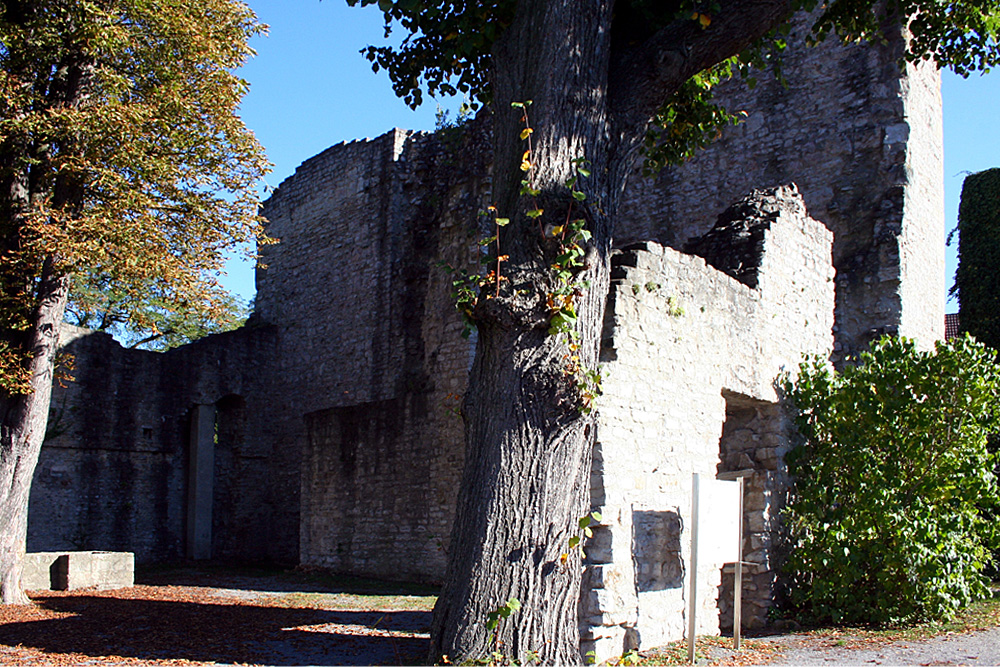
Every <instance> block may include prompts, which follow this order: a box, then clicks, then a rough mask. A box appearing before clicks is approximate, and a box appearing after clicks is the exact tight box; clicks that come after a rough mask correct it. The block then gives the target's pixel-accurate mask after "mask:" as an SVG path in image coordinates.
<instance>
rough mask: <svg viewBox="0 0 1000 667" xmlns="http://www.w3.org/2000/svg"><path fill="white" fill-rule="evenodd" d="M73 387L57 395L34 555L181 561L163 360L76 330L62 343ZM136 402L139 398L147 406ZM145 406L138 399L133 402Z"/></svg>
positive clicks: (178, 452) (34, 505) (174, 439)
mask: <svg viewBox="0 0 1000 667" xmlns="http://www.w3.org/2000/svg"><path fill="white" fill-rule="evenodd" d="M70 339H75V340H73V342H72V343H69V344H68V345H67V349H68V351H69V352H70V353H72V354H73V355H74V356H75V357H76V370H75V371H74V372H73V375H74V376H75V381H74V382H72V383H67V384H66V386H65V388H61V387H58V386H57V387H56V388H55V389H54V390H53V396H52V404H51V412H50V417H49V428H48V433H47V435H46V440H45V443H44V445H43V446H42V450H41V453H40V455H39V461H38V466H37V467H36V469H35V477H34V480H33V482H32V486H31V497H30V499H29V503H28V544H27V547H28V551H62V550H79V549H86V550H105V551H121V550H124V551H134V552H135V553H136V557H137V559H139V560H146V561H148V560H151V559H155V558H157V557H160V556H162V555H167V556H168V557H169V556H174V557H176V556H177V555H179V554H180V552H181V549H182V548H183V544H182V541H181V538H182V535H183V509H184V506H183V501H182V498H183V493H184V484H185V476H184V458H185V452H184V446H183V438H182V432H183V424H182V423H181V422H179V421H177V420H172V419H164V415H166V414H172V413H174V412H175V408H174V406H173V405H172V401H171V400H170V399H165V398H164V397H165V396H168V395H169V394H170V393H171V392H170V391H169V389H167V391H165V392H162V393H161V391H160V390H161V389H164V388H165V387H164V385H165V384H168V383H169V380H167V379H166V378H165V377H164V375H163V373H162V370H163V369H162V366H161V363H160V356H161V355H159V354H156V353H153V352H143V351H134V350H124V349H122V347H121V346H120V345H119V344H118V343H116V342H115V341H114V340H113V339H112V338H111V336H109V335H107V334H95V333H90V332H87V331H86V330H82V329H77V328H75V327H73V328H70V327H67V328H66V329H65V330H64V331H63V338H62V342H63V343H64V344H65V343H68V342H69V340H70ZM139 397H142V398H141V399H140V398H139ZM137 399H139V400H137Z"/></svg>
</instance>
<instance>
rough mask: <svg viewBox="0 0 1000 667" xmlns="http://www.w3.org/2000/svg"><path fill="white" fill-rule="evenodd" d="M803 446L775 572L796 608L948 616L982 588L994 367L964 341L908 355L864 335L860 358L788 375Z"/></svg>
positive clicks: (847, 615) (817, 612)
mask: <svg viewBox="0 0 1000 667" xmlns="http://www.w3.org/2000/svg"><path fill="white" fill-rule="evenodd" d="M785 388H786V391H787V394H788V398H789V399H790V400H791V401H792V403H793V404H794V405H795V407H796V408H797V409H798V411H799V414H798V418H797V424H798V427H799V429H800V431H801V433H802V435H803V436H805V443H804V444H802V445H800V446H799V447H797V448H796V449H794V450H792V452H790V453H789V455H788V464H789V472H790V473H791V475H792V477H793V480H794V485H793V488H792V497H791V499H790V502H789V506H788V509H787V514H786V520H787V525H788V529H789V533H790V538H791V551H790V554H789V557H788V560H787V562H786V564H785V567H784V574H785V576H786V577H787V580H788V583H789V591H788V603H789V605H790V608H791V610H792V611H793V612H794V614H795V616H796V617H800V618H807V619H810V620H812V621H816V622H832V623H857V624H895V623H901V622H908V621H917V620H924V619H937V618H941V617H947V616H949V615H950V614H951V613H952V612H954V611H955V610H956V609H958V608H960V607H962V606H964V605H966V604H968V603H969V602H972V601H974V600H977V599H981V598H984V597H988V596H989V589H988V587H987V584H988V583H989V581H988V579H987V578H986V577H985V576H984V574H983V569H984V567H985V566H986V565H987V564H988V563H989V562H990V559H991V555H990V549H991V548H993V547H995V546H996V544H997V538H998V527H997V523H996V521H995V514H993V512H994V510H995V508H996V507H997V505H998V502H1000V492H998V486H997V479H996V477H995V474H994V471H995V470H996V463H997V460H996V455H994V454H991V453H990V452H989V450H988V448H987V437H988V436H989V434H990V433H993V432H996V431H997V429H998V427H1000V369H998V367H997V365H996V364H995V363H994V362H993V352H992V351H991V350H989V349H988V348H986V347H984V346H983V345H982V344H980V343H977V342H975V341H974V340H972V339H971V338H970V337H968V336H964V337H960V338H954V339H952V340H950V341H946V342H945V341H941V342H938V344H937V347H936V349H935V351H934V352H921V351H918V350H917V349H916V348H915V346H914V343H913V342H912V341H910V340H906V339H899V338H892V337H886V338H883V339H881V340H879V341H875V342H874V343H872V346H871V348H870V350H869V351H867V352H865V353H863V354H862V355H861V357H860V359H859V360H857V364H856V365H852V366H847V367H846V368H845V369H844V370H843V371H842V372H839V373H838V372H835V371H833V370H832V369H830V367H829V365H828V364H826V363H824V362H821V361H818V360H817V361H812V362H809V363H804V364H802V365H801V366H800V371H799V376H798V379H797V380H796V381H795V382H794V383H786V387H785Z"/></svg>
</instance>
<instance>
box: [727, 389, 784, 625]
mask: <svg viewBox="0 0 1000 667" xmlns="http://www.w3.org/2000/svg"><path fill="white" fill-rule="evenodd" d="M722 396H723V398H724V399H725V400H726V421H725V423H724V424H723V426H722V435H721V437H720V438H719V466H718V473H719V474H720V475H721V474H723V473H736V472H740V471H745V472H747V473H749V474H748V475H747V476H746V477H745V479H744V490H743V544H742V546H741V553H742V559H743V561H744V562H745V563H750V564H749V565H744V568H743V595H742V600H743V605H742V614H741V617H742V622H741V626H742V628H743V629H744V630H752V629H756V628H760V627H763V626H764V625H766V623H767V615H768V610H769V609H770V607H771V604H772V602H773V598H774V587H775V581H776V577H777V559H778V553H777V550H778V548H779V546H780V539H779V535H780V512H781V508H782V507H783V506H784V490H785V489H786V488H787V474H786V473H785V471H784V462H783V455H784V452H785V451H787V449H788V442H789V436H788V433H789V431H788V428H787V423H786V421H785V419H784V416H783V412H782V410H781V407H780V405H779V404H778V403H773V402H769V401H762V400H760V399H755V398H752V397H750V396H746V395H745V394H739V393H736V392H733V391H728V390H723V392H722ZM734 579H735V568H734V567H733V566H727V567H725V568H723V572H722V584H721V586H720V588H719V627H720V628H721V629H722V630H723V631H730V632H731V631H732V629H733V586H734Z"/></svg>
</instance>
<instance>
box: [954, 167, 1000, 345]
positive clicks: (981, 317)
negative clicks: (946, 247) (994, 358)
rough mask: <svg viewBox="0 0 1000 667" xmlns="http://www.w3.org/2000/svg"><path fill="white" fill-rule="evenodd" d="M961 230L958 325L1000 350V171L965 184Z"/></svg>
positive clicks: (957, 273)
mask: <svg viewBox="0 0 1000 667" xmlns="http://www.w3.org/2000/svg"><path fill="white" fill-rule="evenodd" d="M957 231H958V233H959V236H958V269H957V270H956V271H955V285H954V286H953V287H952V288H951V293H952V294H955V295H957V296H958V307H959V311H958V312H959V316H958V321H959V326H960V327H961V328H962V331H965V332H968V333H969V334H971V335H973V336H975V337H976V340H979V341H981V342H983V343H985V344H986V345H989V346H990V347H992V348H993V349H994V350H1000V168H997V169H988V170H986V171H981V172H979V173H976V174H971V175H970V176H968V177H967V178H966V179H965V183H964V184H963V185H962V201H961V203H960V204H959V207H958V227H957Z"/></svg>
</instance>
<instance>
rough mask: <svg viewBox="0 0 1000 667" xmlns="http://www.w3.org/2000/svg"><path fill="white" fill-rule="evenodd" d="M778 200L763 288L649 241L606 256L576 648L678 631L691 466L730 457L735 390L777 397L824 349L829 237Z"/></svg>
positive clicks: (783, 195)
mask: <svg viewBox="0 0 1000 667" xmlns="http://www.w3.org/2000/svg"><path fill="white" fill-rule="evenodd" d="M778 199H779V200H781V201H783V202H784V203H783V204H782V208H781V211H780V214H778V215H777V217H776V218H775V219H774V220H773V221H771V222H770V223H767V228H766V231H765V232H764V234H763V240H762V245H761V248H760V251H761V254H760V256H759V258H758V260H759V262H760V269H759V271H758V272H757V278H758V280H759V287H758V288H751V287H748V286H747V285H745V284H743V283H741V282H739V281H738V280H736V279H735V278H733V277H731V276H729V275H726V274H724V273H722V272H721V271H719V270H717V269H715V268H713V267H712V266H711V265H708V264H706V262H705V260H703V259H702V258H701V257H696V256H692V255H687V254H683V253H681V252H678V251H676V250H673V249H670V248H664V247H662V246H659V245H657V244H654V243H646V244H640V245H639V246H636V247H633V248H629V249H626V250H624V251H623V252H622V253H621V254H619V255H617V256H616V257H614V258H613V266H614V273H613V276H612V277H613V281H614V289H613V294H612V300H611V303H610V305H609V311H608V314H607V317H606V326H605V340H604V344H603V352H602V359H603V361H604V364H605V366H604V369H605V375H606V381H605V385H604V387H605V392H604V395H603V396H602V397H601V399H600V400H599V402H598V409H599V427H598V433H597V445H596V449H595V457H594V461H595V462H594V474H593V476H592V490H591V493H592V503H593V505H594V506H595V507H596V508H597V509H598V510H599V511H600V512H601V513H602V515H603V517H602V518H603V523H604V525H602V526H601V527H600V529H599V530H598V531H597V532H596V533H595V536H594V538H593V539H592V540H591V542H590V543H589V544H588V545H587V547H586V564H587V573H586V576H585V592H584V597H583V600H582V610H581V625H582V632H583V636H584V640H585V650H590V649H593V650H595V652H596V654H597V658H598V660H599V661H600V660H603V659H606V658H607V657H610V656H613V655H620V654H621V653H622V652H623V651H624V650H627V649H628V648H631V647H632V646H637V645H642V646H654V645H658V644H662V643H664V642H666V641H669V640H674V639H679V638H681V637H682V636H683V635H684V631H685V626H686V621H685V617H686V612H685V606H686V603H685V601H686V600H687V598H688V591H687V589H686V586H687V581H688V576H689V573H688V572H687V565H686V564H687V563H688V562H689V559H690V554H689V549H690V533H689V529H688V526H689V520H690V511H691V474H692V472H699V473H702V474H703V475H706V476H715V475H716V473H717V472H719V471H720V469H721V468H722V467H723V466H724V464H726V463H727V461H724V460H723V458H722V457H721V456H720V454H721V451H720V450H721V448H722V443H721V442H720V441H721V438H722V436H723V425H724V424H725V423H726V420H727V408H728V407H730V404H731V402H732V400H733V397H734V396H740V397H745V398H746V399H747V400H752V401H755V402H758V403H760V404H762V405H769V406H776V401H777V398H778V397H777V394H776V391H775V381H776V379H777V378H778V376H779V374H780V373H781V372H782V371H784V370H794V368H795V366H796V365H797V362H798V360H799V359H800V358H801V355H803V354H805V353H819V354H827V353H829V351H830V349H831V348H832V344H833V338H832V333H831V330H832V326H833V318H832V312H833V302H834V284H833V280H832V279H833V270H832V266H831V255H830V247H831V246H830V244H831V235H830V233H829V232H828V231H827V230H826V229H825V228H824V227H823V226H822V225H821V224H820V223H818V222H817V221H815V220H812V219H810V218H808V217H807V216H806V215H805V210H804V208H803V207H802V204H801V201H800V200H797V198H796V197H795V196H794V194H793V193H792V191H791V190H787V189H785V190H781V191H779V195H778ZM771 435H773V436H776V437H778V438H779V440H778V441H777V442H771V441H765V442H760V443H758V447H759V449H760V450H761V451H759V452H758V451H757V450H754V451H751V452H750V455H751V456H756V455H757V454H758V453H759V454H760V459H761V461H760V465H759V466H756V467H760V468H761V476H762V477H761V491H762V492H763V490H764V487H765V486H767V485H769V484H778V483H779V482H780V481H781V480H779V479H778V478H777V476H778V475H780V471H778V470H777V467H778V466H777V465H774V466H773V467H774V468H775V470H769V469H768V467H767V465H770V463H768V464H767V465H765V460H769V461H770V462H776V461H777V459H778V457H780V454H781V453H782V452H783V451H784V450H783V449H782V447H784V448H785V449H787V437H784V439H781V436H783V434H771ZM767 445H770V448H768V447H767ZM775 448H777V450H778V451H775ZM765 449H768V450H769V451H764V450H765ZM751 466H752V467H755V466H754V465H753V462H751ZM751 495H752V494H749V493H748V495H747V497H748V498H750V496H751ZM761 498H763V493H762V494H761ZM754 509H755V511H756V512H757V513H758V514H763V513H765V512H766V508H765V507H761V506H760V505H754ZM771 527H772V526H770V525H768V526H760V525H758V524H755V528H756V530H755V531H753V532H755V533H756V534H750V535H748V536H747V539H746V540H745V551H744V554H745V556H750V557H752V558H753V559H754V560H756V561H757V562H759V563H761V565H762V567H761V571H762V572H763V571H764V570H771V569H773V567H772V566H773V563H771V562H770V558H771V555H772V553H771V551H770V550H769V549H763V548H762V546H763V545H762V541H763V540H765V539H769V537H770V535H764V534H765V533H767V532H769V530H770V528H771ZM721 566H722V563H718V562H703V563H702V567H701V568H700V571H699V588H700V596H701V599H702V600H703V604H702V606H701V612H700V613H699V618H700V620H699V629H698V632H699V633H717V632H718V629H719V622H720V614H719V608H718V600H717V598H718V596H719V587H720V585H721V579H720V573H721ZM588 587H590V588H591V590H589V591H587V588H588Z"/></svg>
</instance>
